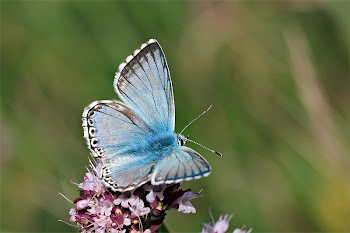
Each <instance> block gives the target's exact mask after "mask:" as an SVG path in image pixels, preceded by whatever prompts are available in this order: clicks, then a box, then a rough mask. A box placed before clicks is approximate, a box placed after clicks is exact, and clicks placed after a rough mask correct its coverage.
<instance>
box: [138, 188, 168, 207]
mask: <svg viewBox="0 0 350 233" xmlns="http://www.w3.org/2000/svg"><path fill="white" fill-rule="evenodd" d="M166 188H167V185H166V184H161V185H159V186H153V185H147V184H146V185H145V186H143V189H144V190H145V191H149V194H147V196H146V200H147V201H148V203H152V202H153V201H154V200H155V199H156V197H158V198H159V200H160V201H163V199H164V195H163V191H164V190H165V189H166Z"/></svg>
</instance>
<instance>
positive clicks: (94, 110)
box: [83, 100, 155, 158]
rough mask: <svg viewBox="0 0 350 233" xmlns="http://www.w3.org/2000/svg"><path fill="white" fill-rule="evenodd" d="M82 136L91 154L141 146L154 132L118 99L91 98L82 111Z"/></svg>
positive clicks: (115, 152)
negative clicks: (95, 99) (92, 100)
mask: <svg viewBox="0 0 350 233" xmlns="http://www.w3.org/2000/svg"><path fill="white" fill-rule="evenodd" d="M83 129H84V137H85V139H86V142H87V144H88V147H89V149H90V150H91V151H92V152H93V155H94V156H96V157H101V158H108V157H110V156H115V155H120V156H123V153H125V152H128V151H129V150H131V149H134V147H142V146H143V143H146V140H145V139H146V138H147V137H151V136H152V135H154V134H155V131H154V130H152V129H151V128H150V127H149V126H148V125H147V124H146V122H144V121H143V120H142V119H141V118H140V117H138V116H137V115H136V113H134V111H133V110H132V109H130V108H129V107H128V106H127V105H125V104H124V103H122V102H120V101H117V100H101V101H94V102H92V103H91V104H90V105H89V106H88V107H86V108H85V109H84V112H83Z"/></svg>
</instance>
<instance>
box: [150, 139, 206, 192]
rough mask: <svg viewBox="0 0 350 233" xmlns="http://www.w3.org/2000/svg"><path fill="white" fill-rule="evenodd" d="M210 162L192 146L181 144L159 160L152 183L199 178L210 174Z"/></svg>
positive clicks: (168, 182)
mask: <svg viewBox="0 0 350 233" xmlns="http://www.w3.org/2000/svg"><path fill="white" fill-rule="evenodd" d="M210 171H211V168H210V165H209V163H208V162H207V161H206V160H205V159H204V158H203V157H202V156H201V155H200V154H198V153H197V152H196V151H194V150H192V149H191V148H188V147H185V146H180V147H178V148H177V149H175V150H174V151H173V152H171V153H170V154H168V155H167V156H165V157H164V159H163V160H161V161H159V162H158V163H157V164H156V167H155V168H154V172H153V174H152V179H151V181H152V184H153V185H160V184H164V183H165V184H171V183H178V182H182V181H184V180H193V179H199V178H201V177H204V176H208V175H209V174H210Z"/></svg>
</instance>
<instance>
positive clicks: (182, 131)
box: [179, 105, 213, 134]
mask: <svg viewBox="0 0 350 233" xmlns="http://www.w3.org/2000/svg"><path fill="white" fill-rule="evenodd" d="M211 107H213V105H210V106H209V108H208V109H207V110H205V111H204V112H202V114H201V115H199V116H197V117H196V118H195V119H194V120H192V121H191V122H190V123H189V124H188V125H186V126H185V128H183V130H181V132H180V133H179V134H181V133H182V132H183V131H185V129H186V128H187V127H188V126H190V125H191V124H192V123H193V122H195V121H196V120H198V118H200V117H201V116H203V115H204V114H205V113H207V112H208V111H209V110H210V109H211Z"/></svg>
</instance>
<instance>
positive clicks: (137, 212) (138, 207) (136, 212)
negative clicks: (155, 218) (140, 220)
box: [130, 199, 151, 217]
mask: <svg viewBox="0 0 350 233" xmlns="http://www.w3.org/2000/svg"><path fill="white" fill-rule="evenodd" d="M130 210H131V217H138V216H143V215H145V214H148V213H149V212H150V211H151V209H150V208H149V207H145V204H144V203H143V201H142V200H141V199H138V201H137V202H136V204H135V205H134V206H130Z"/></svg>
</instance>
